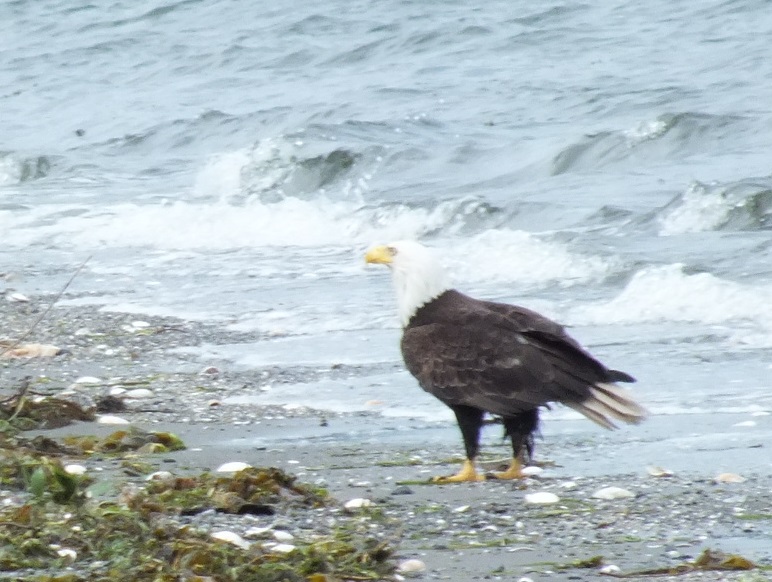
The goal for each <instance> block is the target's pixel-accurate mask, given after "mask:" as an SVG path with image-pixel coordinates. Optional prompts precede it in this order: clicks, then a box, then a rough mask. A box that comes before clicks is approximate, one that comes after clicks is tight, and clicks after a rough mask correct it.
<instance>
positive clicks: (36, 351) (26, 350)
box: [0, 340, 62, 358]
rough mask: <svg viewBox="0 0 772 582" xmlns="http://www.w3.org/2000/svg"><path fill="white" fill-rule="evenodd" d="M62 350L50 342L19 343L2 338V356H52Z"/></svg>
mask: <svg viewBox="0 0 772 582" xmlns="http://www.w3.org/2000/svg"><path fill="white" fill-rule="evenodd" d="M61 351H62V350H61V348H59V347H57V346H52V345H49V344H17V343H16V342H14V341H11V340H0V358H50V357H53V356H56V355H58V354H59V353H61Z"/></svg>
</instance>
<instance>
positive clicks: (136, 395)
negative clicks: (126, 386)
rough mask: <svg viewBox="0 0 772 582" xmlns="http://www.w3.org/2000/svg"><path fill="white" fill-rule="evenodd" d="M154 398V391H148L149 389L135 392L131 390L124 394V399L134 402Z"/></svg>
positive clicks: (140, 389)
mask: <svg viewBox="0 0 772 582" xmlns="http://www.w3.org/2000/svg"><path fill="white" fill-rule="evenodd" d="M152 397H153V391H152V390H148V389H147V388H135V389H134V390H129V391H128V392H126V393H125V394H124V398H131V399H134V400H141V399H143V398H152Z"/></svg>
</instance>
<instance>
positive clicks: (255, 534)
mask: <svg viewBox="0 0 772 582" xmlns="http://www.w3.org/2000/svg"><path fill="white" fill-rule="evenodd" d="M271 531H273V530H272V529H271V528H270V527H250V528H249V529H248V530H247V531H245V532H244V535H245V536H246V537H248V538H259V537H262V536H265V535H266V534H267V533H269V532H271Z"/></svg>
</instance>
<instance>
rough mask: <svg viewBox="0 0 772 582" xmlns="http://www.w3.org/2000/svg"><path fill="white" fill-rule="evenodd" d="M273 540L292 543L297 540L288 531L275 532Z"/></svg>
mask: <svg viewBox="0 0 772 582" xmlns="http://www.w3.org/2000/svg"><path fill="white" fill-rule="evenodd" d="M273 539H275V540H276V541H277V542H291V541H292V540H294V539H295V536H293V535H292V534H291V533H289V532H288V531H281V530H277V531H275V532H273Z"/></svg>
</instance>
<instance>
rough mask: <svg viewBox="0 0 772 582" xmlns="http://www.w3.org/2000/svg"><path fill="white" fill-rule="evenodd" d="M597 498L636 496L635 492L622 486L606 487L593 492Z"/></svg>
mask: <svg viewBox="0 0 772 582" xmlns="http://www.w3.org/2000/svg"><path fill="white" fill-rule="evenodd" d="M592 496H593V497H594V498H595V499H629V498H631V497H635V493H633V492H632V491H629V490H627V489H622V488H621V487H604V488H603V489H598V490H597V491H596V492H595V493H593V494H592Z"/></svg>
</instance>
